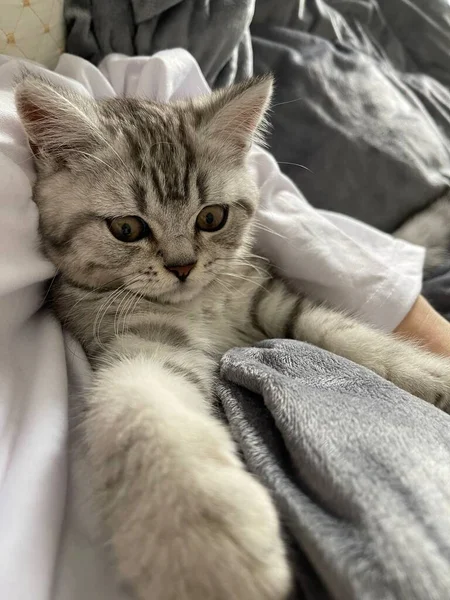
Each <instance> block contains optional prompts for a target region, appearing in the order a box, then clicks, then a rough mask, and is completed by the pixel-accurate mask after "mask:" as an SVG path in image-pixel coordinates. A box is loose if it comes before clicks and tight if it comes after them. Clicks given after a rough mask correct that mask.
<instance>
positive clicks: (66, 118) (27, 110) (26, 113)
mask: <svg viewBox="0 0 450 600" xmlns="http://www.w3.org/2000/svg"><path fill="white" fill-rule="evenodd" d="M15 97H16V107H17V111H18V114H19V117H20V120H21V122H22V125H23V126H24V128H25V131H26V133H27V136H28V141H29V144H30V147H31V150H32V152H33V154H34V155H35V157H36V159H37V161H38V162H39V161H48V160H51V161H53V162H58V163H64V162H65V161H66V160H67V159H68V158H69V156H70V155H74V154H77V153H80V152H83V153H85V152H88V151H89V149H90V148H91V147H92V146H93V144H95V143H96V142H97V140H98V136H99V133H100V130H99V124H98V116H97V112H96V108H95V103H94V102H93V101H92V100H89V99H88V98H85V97H83V96H81V95H79V94H76V93H74V92H72V91H69V90H66V89H64V88H62V87H57V86H54V85H53V84H51V83H49V82H48V81H46V80H44V79H41V78H38V77H35V76H33V75H31V76H25V77H24V78H23V79H22V81H21V82H20V83H18V85H17V87H16V92H15Z"/></svg>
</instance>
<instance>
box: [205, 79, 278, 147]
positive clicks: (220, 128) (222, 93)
mask: <svg viewBox="0 0 450 600" xmlns="http://www.w3.org/2000/svg"><path fill="white" fill-rule="evenodd" d="M272 89H273V78H272V77H271V76H270V75H266V76H264V77H254V78H252V79H248V80H247V81H244V82H243V83H239V84H236V85H232V86H230V87H228V88H225V89H223V90H218V91H216V92H213V93H212V94H211V97H210V98H208V99H207V100H206V101H205V103H204V105H203V106H202V107H201V109H200V111H201V112H200V115H201V129H202V130H203V132H204V133H205V134H206V135H207V136H208V137H209V138H211V139H212V140H217V141H218V142H220V143H222V144H224V145H227V146H228V147H229V148H231V149H232V150H233V151H235V152H237V153H238V155H241V154H242V153H245V152H246V151H247V150H248V149H249V148H250V146H251V143H252V142H253V141H256V142H259V143H261V142H262V141H263V139H262V136H263V133H264V130H265V126H266V121H265V115H266V112H267V110H268V108H269V105H270V99H271V97H272Z"/></svg>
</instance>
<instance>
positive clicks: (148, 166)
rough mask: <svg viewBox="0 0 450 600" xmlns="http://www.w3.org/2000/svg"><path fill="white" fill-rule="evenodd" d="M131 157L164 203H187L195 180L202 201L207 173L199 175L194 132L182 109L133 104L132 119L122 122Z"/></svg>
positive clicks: (130, 114) (140, 175)
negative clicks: (180, 111) (166, 109)
mask: <svg viewBox="0 0 450 600" xmlns="http://www.w3.org/2000/svg"><path fill="white" fill-rule="evenodd" d="M120 129H121V131H122V134H123V138H124V140H125V143H126V146H127V149H128V158H129V159H130V161H131V162H132V164H133V167H134V168H135V169H136V171H137V172H138V173H139V181H140V182H141V185H142V181H143V179H142V178H146V179H147V183H148V185H149V186H151V187H152V191H153V192H154V194H155V195H156V199H157V200H158V201H159V202H160V203H161V204H166V203H167V202H171V203H173V202H176V203H185V202H186V201H187V200H188V199H190V197H191V192H192V187H191V186H192V182H195V184H196V189H197V192H198V196H199V198H200V204H202V203H203V202H204V198H205V196H206V184H205V176H204V175H202V176H198V175H197V173H196V170H197V156H196V151H195V140H194V139H193V132H192V131H190V130H189V124H188V123H187V121H186V118H185V116H184V115H183V114H182V113H179V112H176V111H171V113H170V114H169V115H164V113H163V112H162V111H161V110H160V109H159V107H155V106H152V107H150V108H148V107H147V108H146V109H145V112H144V110H141V109H140V107H138V106H134V107H133V110H132V111H130V113H129V119H127V121H126V122H121V123H120Z"/></svg>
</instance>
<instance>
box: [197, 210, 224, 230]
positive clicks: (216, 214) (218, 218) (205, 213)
mask: <svg viewBox="0 0 450 600" xmlns="http://www.w3.org/2000/svg"><path fill="white" fill-rule="evenodd" d="M227 218H228V210H227V208H225V206H220V204H215V205H213V206H205V208H203V209H202V210H201V211H200V212H199V213H198V216H197V227H198V228H199V229H201V230H202V231H218V230H219V229H222V227H223V226H224V225H225V223H226V222H227Z"/></svg>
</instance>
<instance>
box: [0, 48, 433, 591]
mask: <svg viewBox="0 0 450 600" xmlns="http://www.w3.org/2000/svg"><path fill="white" fill-rule="evenodd" d="M27 67H28V68H29V69H31V70H36V71H43V69H42V68H40V67H38V66H35V65H30V64H28V65H27ZM22 68H23V64H21V62H20V61H17V60H14V59H8V58H6V57H0V182H1V184H0V215H1V219H0V224H1V235H0V269H1V271H0V272H1V278H0V383H1V388H0V532H1V535H0V598H1V599H2V600H3V599H4V600H31V599H32V600H50V598H52V599H56V600H103V599H104V600H118V599H119V598H124V597H125V596H123V595H122V596H121V595H120V592H119V590H117V589H115V587H114V584H113V582H112V577H111V576H110V573H109V572H108V569H107V567H106V561H105V557H104V556H103V552H102V551H101V549H100V548H96V547H95V546H94V545H93V544H92V543H91V537H92V536H91V527H92V525H91V522H90V515H89V514H88V510H86V507H85V506H84V505H83V503H81V502H79V501H78V500H77V496H76V494H75V490H74V489H73V488H72V486H70V485H69V486H68V479H69V477H68V458H67V401H68V395H69V386H72V387H76V388H77V389H78V387H80V386H82V382H83V380H85V379H86V378H88V377H89V369H88V366H87V363H86V361H85V359H84V358H83V355H82V352H81V350H80V349H79V348H78V347H77V346H74V345H73V344H72V345H68V344H65V343H64V337H63V334H62V332H61V329H60V326H59V325H58V323H56V322H55V320H54V319H53V317H52V316H51V315H50V314H49V312H48V311H47V310H42V309H41V306H42V302H43V296H44V287H45V282H46V281H47V280H48V279H49V278H51V277H52V276H53V274H54V270H53V268H52V266H51V265H50V264H49V263H48V262H47V261H46V260H45V259H44V258H43V257H42V255H41V254H40V253H39V250H38V235H37V211H36V207H35V205H34V204H33V202H32V199H31V186H32V183H33V180H34V171H33V165H32V160H31V154H30V151H29V149H28V146H27V142H26V139H25V135H24V133H23V130H22V128H21V126H20V123H19V121H18V117H17V114H16V111H15V107H14V94H13V85H14V81H15V79H16V78H17V76H18V74H19V73H20V71H21V69H22ZM46 76H47V77H48V78H49V79H51V80H54V81H57V82H58V83H60V84H63V85H67V86H71V87H73V88H75V89H77V90H79V91H80V92H81V93H86V94H92V95H93V96H95V97H105V96H114V95H116V94H118V95H125V96H141V97H146V98H152V99H156V100H160V101H167V100H170V99H176V98H182V97H186V96H192V95H197V94H204V93H209V89H208V86H207V84H206V83H205V80H204V78H203V76H202V75H201V72H200V70H199V68H198V66H197V64H196V62H195V61H194V60H193V58H192V57H191V56H190V55H189V54H188V53H186V52H184V51H181V50H171V51H167V52H162V53H160V54H158V55H156V56H154V57H152V58H143V57H139V58H125V57H123V56H119V55H113V56H109V57H107V58H106V59H105V60H104V61H103V63H102V64H101V66H100V69H97V68H95V67H93V66H92V65H91V64H89V63H87V62H85V61H83V60H82V59H79V58H76V57H73V56H69V55H63V56H62V57H61V59H60V62H59V64H58V66H57V68H56V73H49V72H47V73H46ZM251 167H252V169H253V170H254V172H255V177H256V178H257V181H258V183H259V186H260V189H261V208H260V211H259V218H260V221H261V223H262V224H263V225H265V226H266V227H267V228H268V229H270V230H272V231H273V233H268V232H267V231H260V235H259V238H258V250H259V251H260V252H262V253H264V254H265V255H266V256H268V257H269V258H270V259H271V260H272V261H273V262H274V263H275V264H276V265H277V266H278V268H279V269H280V271H281V272H282V273H283V275H285V276H289V277H291V278H292V281H293V283H294V284H296V285H299V286H301V287H302V288H303V289H304V288H306V289H308V290H309V291H310V292H311V293H312V294H313V295H315V296H317V297H318V298H320V299H327V300H328V302H330V303H333V304H335V305H336V306H340V307H343V308H346V309H348V310H350V311H353V312H357V313H359V315H360V316H361V318H362V319H364V320H366V321H367V322H370V323H373V324H374V325H377V326H379V327H381V328H384V329H386V330H390V329H392V328H394V327H395V326H396V325H397V324H398V323H399V322H400V320H401V319H402V318H403V316H404V315H405V314H406V313H407V312H408V310H409V308H410V307H411V305H412V303H413V302H414V300H415V299H416V297H417V295H418V293H419V291H420V287H421V276H422V261H423V250H422V249H420V248H417V247H415V246H412V245H409V244H406V243H403V242H400V241H396V240H394V239H392V238H390V237H389V236H386V235H383V234H381V233H378V232H377V231H375V230H373V229H371V228H369V227H366V226H364V225H362V224H360V223H357V222H355V221H353V220H351V219H348V218H346V217H343V216H341V215H335V214H331V213H320V212H318V211H316V210H314V209H313V208H311V207H310V206H309V205H308V204H307V203H306V202H305V201H304V200H303V199H302V198H301V196H300V194H299V193H298V191H297V190H296V188H295V187H294V186H293V185H292V184H291V182H290V181H289V180H288V179H287V178H286V177H284V176H283V175H282V174H281V173H280V171H279V169H278V167H277V165H276V163H275V161H274V160H273V159H272V157H271V156H270V155H269V154H268V153H266V152H265V151H263V150H261V149H259V148H254V149H253V150H252V154H251ZM316 176H320V175H317V174H316ZM149 534H150V532H149Z"/></svg>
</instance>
